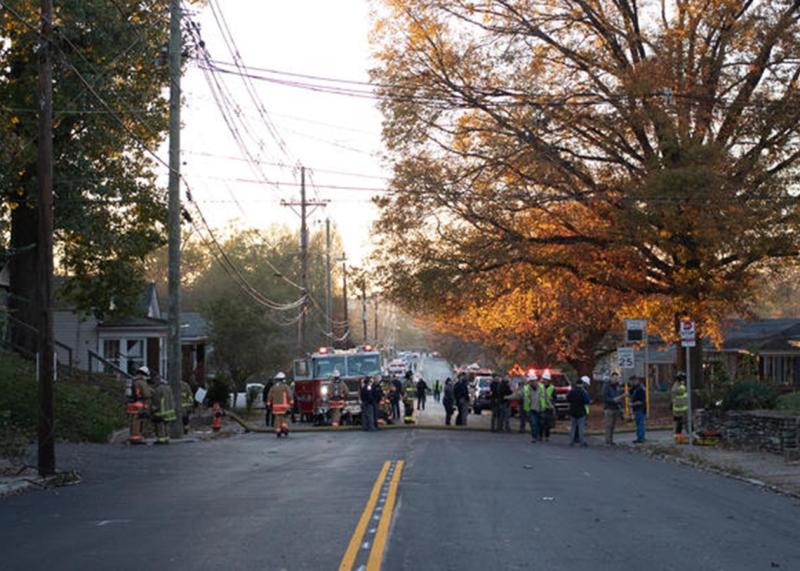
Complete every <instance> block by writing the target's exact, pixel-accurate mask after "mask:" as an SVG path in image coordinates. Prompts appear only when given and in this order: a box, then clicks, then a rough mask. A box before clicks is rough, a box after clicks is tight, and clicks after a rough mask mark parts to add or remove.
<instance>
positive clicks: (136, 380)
mask: <svg viewBox="0 0 800 571" xmlns="http://www.w3.org/2000/svg"><path fill="white" fill-rule="evenodd" d="M149 379H150V369H148V368H147V367H139V369H138V370H137V371H136V375H134V377H133V384H132V385H131V395H130V402H129V403H128V416H130V421H131V422H130V436H129V437H128V442H130V443H131V444H144V436H143V435H142V423H143V421H144V419H145V418H148V417H149V416H150V401H151V400H152V398H153V389H152V388H151V387H150V384H149V383H148V380H149Z"/></svg>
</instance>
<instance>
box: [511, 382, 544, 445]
mask: <svg viewBox="0 0 800 571" xmlns="http://www.w3.org/2000/svg"><path fill="white" fill-rule="evenodd" d="M531 379H533V381H534V382H536V381H538V380H539V376H538V375H537V374H536V371H530V372H529V374H528V376H527V377H526V378H525V380H524V381H520V383H519V386H518V387H517V392H516V393H514V400H517V401H519V432H520V434H522V433H523V432H525V426H526V425H527V424H528V423H529V422H530V419H531V410H530V407H529V408H528V409H527V410H523V406H522V405H523V392H524V390H525V387H529V388H530V381H531ZM537 435H538V429H537Z"/></svg>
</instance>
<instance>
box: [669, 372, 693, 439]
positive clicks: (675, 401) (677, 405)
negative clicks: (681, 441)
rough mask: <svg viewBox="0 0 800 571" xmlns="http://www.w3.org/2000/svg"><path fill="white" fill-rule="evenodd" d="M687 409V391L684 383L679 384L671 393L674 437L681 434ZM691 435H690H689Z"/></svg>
mask: <svg viewBox="0 0 800 571" xmlns="http://www.w3.org/2000/svg"><path fill="white" fill-rule="evenodd" d="M688 410H689V393H688V392H687V391H686V385H684V384H682V383H681V384H679V385H678V386H677V387H675V390H674V392H673V393H672V418H673V419H674V420H675V437H676V439H677V438H678V437H679V436H680V437H682V436H683V423H684V419H685V418H686V413H687V412H688ZM690 436H691V435H690Z"/></svg>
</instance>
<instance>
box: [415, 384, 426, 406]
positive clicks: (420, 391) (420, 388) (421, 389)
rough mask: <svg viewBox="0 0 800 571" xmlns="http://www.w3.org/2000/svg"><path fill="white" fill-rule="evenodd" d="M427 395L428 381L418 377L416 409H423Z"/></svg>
mask: <svg viewBox="0 0 800 571" xmlns="http://www.w3.org/2000/svg"><path fill="white" fill-rule="evenodd" d="M427 395H428V383H426V382H425V379H423V378H420V380H418V381H417V410H425V401H426V400H427V398H428V397H427Z"/></svg>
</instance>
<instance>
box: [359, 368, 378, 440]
mask: <svg viewBox="0 0 800 571" xmlns="http://www.w3.org/2000/svg"><path fill="white" fill-rule="evenodd" d="M360 396H361V428H362V429H363V430H366V431H368V432H371V431H372V430H374V429H373V426H374V425H375V408H374V407H373V406H372V404H373V403H372V384H371V379H369V378H366V379H364V380H363V381H362V383H361V393H360Z"/></svg>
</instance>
